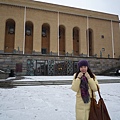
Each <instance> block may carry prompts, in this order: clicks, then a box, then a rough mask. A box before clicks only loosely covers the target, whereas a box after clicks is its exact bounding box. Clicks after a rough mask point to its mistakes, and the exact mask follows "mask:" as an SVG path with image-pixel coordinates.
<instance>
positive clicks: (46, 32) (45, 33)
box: [41, 23, 50, 54]
mask: <svg viewBox="0 0 120 120" xmlns="http://www.w3.org/2000/svg"><path fill="white" fill-rule="evenodd" d="M41 53H42V54H49V53H50V25H49V24H47V23H44V24H43V25H42V47H41Z"/></svg>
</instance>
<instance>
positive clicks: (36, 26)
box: [0, 0, 120, 58]
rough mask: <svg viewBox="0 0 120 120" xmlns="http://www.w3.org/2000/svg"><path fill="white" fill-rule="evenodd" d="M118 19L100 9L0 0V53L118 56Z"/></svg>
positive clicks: (119, 51)
mask: <svg viewBox="0 0 120 120" xmlns="http://www.w3.org/2000/svg"><path fill="white" fill-rule="evenodd" d="M119 22H120V21H119V18H118V15H112V14H107V13H102V12H96V11H90V10H84V9H79V8H72V7H67V6H61V5H55V4H48V3H43V2H35V1H32V0H0V53H1V54H9V53H12V54H16V53H17V54H26V55H30V54H37V55H42V54H43V55H47V54H50V55H57V56H66V55H67V56H87V57H91V56H95V57H103V58H119V57H120V47H119V45H120V29H119Z"/></svg>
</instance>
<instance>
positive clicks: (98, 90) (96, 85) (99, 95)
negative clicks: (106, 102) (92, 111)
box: [92, 84, 102, 98]
mask: <svg viewBox="0 0 120 120" xmlns="http://www.w3.org/2000/svg"><path fill="white" fill-rule="evenodd" d="M96 86H97V91H98V95H99V97H100V98H102V97H101V94H100V90H99V87H98V85H97V84H96ZM92 98H93V90H92Z"/></svg>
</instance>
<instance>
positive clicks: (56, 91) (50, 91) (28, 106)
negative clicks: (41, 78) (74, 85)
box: [0, 83, 120, 120]
mask: <svg viewBox="0 0 120 120" xmlns="http://www.w3.org/2000/svg"><path fill="white" fill-rule="evenodd" d="M70 87H71V85H47V86H24V87H23V86H21V87H17V88H11V89H3V88H0V120H75V94H76V93H75V92H73V91H72V90H71V89H70ZM100 88H101V94H102V97H103V98H104V100H105V103H106V106H107V108H108V111H109V114H110V116H111V119H112V120H119V119H120V94H119V91H120V84H119V83H118V84H117V83H114V84H100Z"/></svg>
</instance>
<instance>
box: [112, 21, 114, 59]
mask: <svg viewBox="0 0 120 120" xmlns="http://www.w3.org/2000/svg"><path fill="white" fill-rule="evenodd" d="M111 35H112V53H113V58H114V37H113V22H112V20H111Z"/></svg>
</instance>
